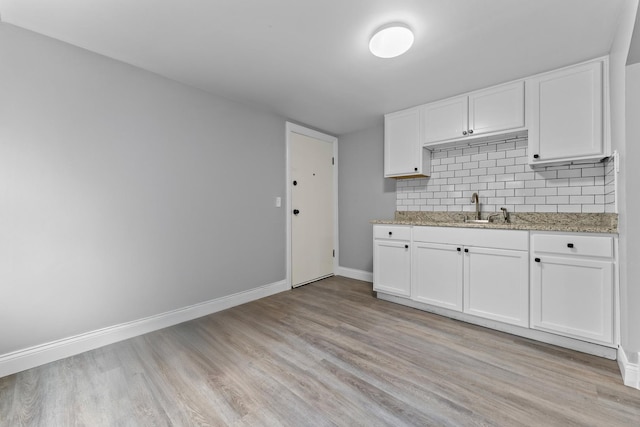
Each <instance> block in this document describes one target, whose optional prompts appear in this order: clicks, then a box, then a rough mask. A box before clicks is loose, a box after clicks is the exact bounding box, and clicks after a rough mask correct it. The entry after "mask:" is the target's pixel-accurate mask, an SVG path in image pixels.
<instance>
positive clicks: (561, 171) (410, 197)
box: [396, 137, 616, 213]
mask: <svg viewBox="0 0 640 427" xmlns="http://www.w3.org/2000/svg"><path fill="white" fill-rule="evenodd" d="M615 178H616V176H615V164H614V160H613V158H610V159H606V160H605V161H603V162H593V163H584V164H578V165H559V166H547V167H541V168H536V169H531V168H530V167H529V165H528V158H527V139H526V138H522V137H519V138H516V139H508V140H504V141H497V142H480V143H470V144H468V145H467V146H465V147H455V148H441V149H436V150H434V151H433V152H432V155H431V177H429V178H416V179H406V180H398V181H397V184H396V209H397V210H399V211H407V210H412V211H419V210H422V211H465V212H473V211H474V210H475V206H474V205H473V204H472V203H471V195H472V194H473V193H474V192H477V193H478V194H479V196H480V204H481V205H482V206H481V207H482V210H483V211H484V212H496V211H497V212H499V211H500V208H501V207H506V208H507V209H509V210H510V211H514V212H585V213H586V212H595V213H601V212H615V209H616V203H615Z"/></svg>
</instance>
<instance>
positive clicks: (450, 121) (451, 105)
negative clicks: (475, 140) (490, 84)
mask: <svg viewBox="0 0 640 427" xmlns="http://www.w3.org/2000/svg"><path fill="white" fill-rule="evenodd" d="M467 103H468V97H467V96H466V95H465V96H459V97H457V98H450V99H445V100H444V101H438V102H433V103H431V104H426V105H424V106H423V107H422V125H423V129H424V142H425V143H430V142H438V141H445V140H448V139H458V138H464V137H465V136H466V135H468V123H469V121H468V112H469V109H468V105H467Z"/></svg>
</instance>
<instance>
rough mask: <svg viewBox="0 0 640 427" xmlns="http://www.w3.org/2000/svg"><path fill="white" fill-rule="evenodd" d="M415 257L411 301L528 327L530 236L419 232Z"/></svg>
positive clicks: (444, 230)
mask: <svg viewBox="0 0 640 427" xmlns="http://www.w3.org/2000/svg"><path fill="white" fill-rule="evenodd" d="M445 242H450V243H445ZM452 243H453V244H452ZM480 244H481V245H482V246H478V245H480ZM412 252H413V255H412V271H413V273H412V282H411V299H413V300H415V301H418V302H422V303H426V304H431V305H435V306H438V307H443V308H447V309H450V310H455V311H462V312H464V313H467V314H471V315H474V316H478V317H483V318H485V319H491V320H497V321H499V322H504V323H509V324H512V325H518V326H525V327H527V326H529V262H528V232H526V231H505V230H478V229H466V230H465V229H459V228H458V229H451V228H437V227H414V232H413V246H412Z"/></svg>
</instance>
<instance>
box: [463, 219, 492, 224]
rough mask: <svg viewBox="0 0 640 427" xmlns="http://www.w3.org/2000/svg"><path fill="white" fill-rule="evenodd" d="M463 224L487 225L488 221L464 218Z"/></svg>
mask: <svg viewBox="0 0 640 427" xmlns="http://www.w3.org/2000/svg"><path fill="white" fill-rule="evenodd" d="M464 222H470V223H473V224H488V223H489V220H488V219H468V218H465V219H464Z"/></svg>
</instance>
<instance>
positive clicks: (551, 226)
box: [371, 211, 618, 233]
mask: <svg viewBox="0 0 640 427" xmlns="http://www.w3.org/2000/svg"><path fill="white" fill-rule="evenodd" d="M488 215H493V214H492V213H483V215H482V218H483V219H486V218H487V216H488ZM473 216H474V214H473V212H405V211H396V213H395V218H394V219H392V220H373V221H371V223H372V224H397V225H423V226H430V227H462V228H489V229H491V228H494V229H502V230H539V231H567V232H581V233H617V232H618V214H611V213H533V212H520V213H510V214H509V216H510V219H511V222H509V223H507V222H504V219H503V217H502V213H501V212H499V216H497V217H495V218H496V222H490V223H469V222H464V219H465V217H473Z"/></svg>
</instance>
